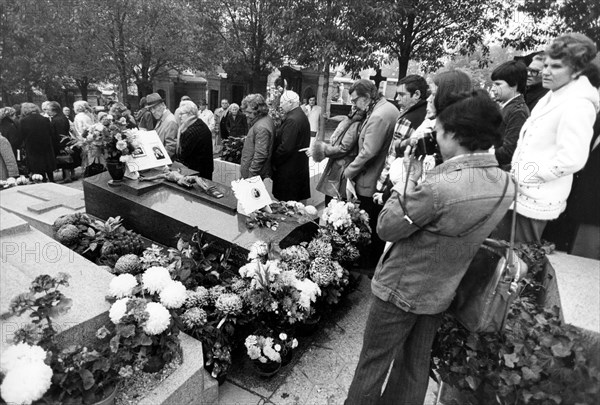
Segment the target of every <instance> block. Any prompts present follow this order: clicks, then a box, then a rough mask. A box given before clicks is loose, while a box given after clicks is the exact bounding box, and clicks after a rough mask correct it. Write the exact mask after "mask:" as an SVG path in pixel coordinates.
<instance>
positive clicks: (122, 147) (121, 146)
mask: <svg viewBox="0 0 600 405" xmlns="http://www.w3.org/2000/svg"><path fill="white" fill-rule="evenodd" d="M115 146H116V147H117V149H118V150H120V151H121V152H122V151H124V150H125V149H127V141H124V140H120V141H117V144H116V145H115Z"/></svg>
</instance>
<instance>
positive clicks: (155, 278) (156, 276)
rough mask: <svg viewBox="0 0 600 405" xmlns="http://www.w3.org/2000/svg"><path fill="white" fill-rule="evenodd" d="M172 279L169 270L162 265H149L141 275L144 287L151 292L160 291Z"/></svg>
mask: <svg viewBox="0 0 600 405" xmlns="http://www.w3.org/2000/svg"><path fill="white" fill-rule="evenodd" d="M172 281H173V279H171V275H170V274H169V270H167V269H166V268H164V267H150V268H149V269H148V270H146V271H145V272H144V275H143V276H142V284H143V285H144V289H145V290H146V291H148V292H149V293H151V294H154V293H160V292H161V291H162V290H163V288H165V287H166V286H167V285H168V284H169V283H171V282H172Z"/></svg>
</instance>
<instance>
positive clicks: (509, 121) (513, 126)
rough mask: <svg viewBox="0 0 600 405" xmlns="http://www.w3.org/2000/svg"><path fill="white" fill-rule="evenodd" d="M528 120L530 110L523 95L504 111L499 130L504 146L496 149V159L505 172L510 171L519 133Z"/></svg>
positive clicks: (513, 100) (512, 101) (509, 104)
mask: <svg viewBox="0 0 600 405" xmlns="http://www.w3.org/2000/svg"><path fill="white" fill-rule="evenodd" d="M527 118H529V108H527V105H526V104H525V99H524V98H523V96H522V95H519V96H518V97H516V98H514V99H512V100H511V101H510V102H509V103H508V104H506V105H505V106H504V108H503V109H502V124H501V125H500V128H499V130H500V133H501V134H502V146H500V147H498V148H496V159H497V160H498V164H499V165H500V167H501V168H502V169H503V170H510V162H511V161H512V157H513V154H514V153H515V148H516V147H517V141H518V140H519V133H520V132H521V127H522V126H523V124H525V121H527Z"/></svg>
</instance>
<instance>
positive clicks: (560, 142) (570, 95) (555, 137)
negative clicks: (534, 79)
mask: <svg viewBox="0 0 600 405" xmlns="http://www.w3.org/2000/svg"><path fill="white" fill-rule="evenodd" d="M596 52H597V49H596V45H595V44H594V42H593V41H592V40H591V39H589V38H588V37H586V36H585V35H583V34H578V33H569V34H565V35H562V36H560V37H558V38H556V39H555V40H554V41H552V43H551V44H550V45H549V46H548V47H547V49H546V58H545V61H544V69H543V71H542V85H543V86H544V87H545V88H547V89H548V90H550V91H549V92H548V93H547V94H546V95H545V96H544V97H543V98H542V99H540V101H539V102H538V103H537V104H536V106H535V107H534V108H533V111H531V116H530V117H529V118H528V119H527V121H526V122H525V124H524V125H523V128H521V133H520V134H519V141H518V143H517V148H516V149H515V153H514V155H513V158H512V169H511V172H512V173H513V175H514V176H515V178H516V179H517V181H518V183H519V194H518V196H517V206H516V209H517V229H516V233H515V241H517V242H539V241H540V239H541V236H542V232H543V230H544V228H545V227H546V224H547V222H548V221H551V220H554V219H556V218H558V216H559V215H560V213H561V212H563V211H564V210H565V208H566V205H567V202H566V201H567V197H568V196H569V193H570V191H571V185H572V182H573V174H574V173H575V172H577V171H579V170H580V169H581V168H583V166H584V165H585V162H586V160H587V158H588V154H589V146H590V141H591V139H592V133H593V125H594V120H595V119H596V114H597V112H598V106H599V101H598V91H597V90H596V89H595V88H594V87H593V86H592V85H591V84H590V82H589V80H588V78H587V77H586V76H584V75H583V74H582V72H583V71H584V70H585V69H597V68H595V67H593V66H592V65H591V61H592V59H594V57H595V56H596ZM510 218H511V213H509V214H507V215H506V217H505V218H504V220H503V221H502V222H501V223H500V225H499V226H498V229H497V230H496V232H495V234H494V236H495V237H498V238H503V239H507V238H508V237H509V236H510Z"/></svg>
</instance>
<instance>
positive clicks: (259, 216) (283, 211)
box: [246, 201, 317, 231]
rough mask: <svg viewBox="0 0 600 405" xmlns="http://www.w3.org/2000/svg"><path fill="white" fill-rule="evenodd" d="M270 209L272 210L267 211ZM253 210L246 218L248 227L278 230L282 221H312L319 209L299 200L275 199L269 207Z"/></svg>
mask: <svg viewBox="0 0 600 405" xmlns="http://www.w3.org/2000/svg"><path fill="white" fill-rule="evenodd" d="M267 211H270V212H267ZM267 211H265V210H258V211H255V212H253V213H252V214H251V215H250V216H249V218H248V219H247V220H246V226H247V227H248V229H253V228H271V229H272V230H274V231H276V230H277V228H278V227H279V223H280V222H282V221H289V220H295V221H297V222H300V223H301V222H307V221H312V220H314V219H315V218H316V216H317V209H316V208H315V207H314V206H312V205H304V204H302V203H300V202H297V201H287V202H285V201H275V202H273V203H271V204H269V209H268V210H267Z"/></svg>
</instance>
